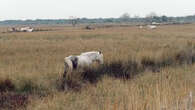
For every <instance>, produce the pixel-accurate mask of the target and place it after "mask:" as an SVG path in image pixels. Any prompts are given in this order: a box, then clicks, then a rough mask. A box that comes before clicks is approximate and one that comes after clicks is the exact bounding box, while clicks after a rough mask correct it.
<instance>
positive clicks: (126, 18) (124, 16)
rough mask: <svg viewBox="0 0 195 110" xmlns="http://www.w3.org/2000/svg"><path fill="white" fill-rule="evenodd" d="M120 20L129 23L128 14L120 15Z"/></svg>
mask: <svg viewBox="0 0 195 110" xmlns="http://www.w3.org/2000/svg"><path fill="white" fill-rule="evenodd" d="M120 19H121V20H122V21H125V22H126V21H129V19H130V15H129V13H124V14H122V15H121V16H120Z"/></svg>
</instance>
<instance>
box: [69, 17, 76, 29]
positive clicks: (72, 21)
mask: <svg viewBox="0 0 195 110" xmlns="http://www.w3.org/2000/svg"><path fill="white" fill-rule="evenodd" d="M69 19H70V21H71V24H72V26H74V27H75V26H76V24H77V23H78V19H77V18H76V17H74V16H70V17H69Z"/></svg>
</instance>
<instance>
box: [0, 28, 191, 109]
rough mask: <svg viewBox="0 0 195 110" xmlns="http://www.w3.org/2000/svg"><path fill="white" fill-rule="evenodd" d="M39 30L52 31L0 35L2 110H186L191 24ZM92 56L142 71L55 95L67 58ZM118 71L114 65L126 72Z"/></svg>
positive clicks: (188, 90) (108, 76)
mask: <svg viewBox="0 0 195 110" xmlns="http://www.w3.org/2000/svg"><path fill="white" fill-rule="evenodd" d="M40 28H43V29H50V30H52V31H41V32H32V33H23V32H19V33H0V110H1V109H2V110H6V109H7V110H9V109H14V110H15V109H19V110H20V109H21V110H22V109H25V110H26V109H27V110H78V109H79V110H180V109H182V110H183V109H189V110H190V104H189V94H190V92H192V94H195V87H194V84H195V65H194V64H193V63H194V62H195V54H194V53H195V51H194V50H195V48H194V44H195V25H194V24H189V25H167V26H160V27H158V28H157V29H154V30H150V29H139V28H138V27H133V26H132V27H111V28H98V29H95V30H85V29H82V28H81V27H75V28H73V27H62V26H50V27H40ZM5 30H6V28H5V27H1V28H0V32H2V31H5ZM92 50H101V51H102V52H103V54H104V61H105V63H106V64H108V65H112V64H115V62H120V63H121V62H122V64H121V65H122V66H123V67H124V68H125V69H127V70H128V69H129V68H132V67H131V66H133V64H129V65H128V66H127V64H126V63H123V62H127V61H133V62H135V63H136V65H137V66H136V67H137V70H140V71H139V72H137V71H131V72H130V73H126V74H133V77H131V78H128V79H126V78H122V77H112V76H111V75H109V74H108V73H99V74H103V75H102V76H101V78H99V79H98V81H97V82H95V83H90V82H87V81H86V82H85V83H83V82H82V83H83V84H82V87H81V88H80V89H79V90H76V91H75V90H69V91H63V90H60V89H59V85H60V84H59V83H60V81H59V80H60V79H61V77H62V75H63V69H64V68H63V67H64V65H63V64H64V62H63V59H64V57H66V56H69V55H72V54H80V53H81V52H85V51H92ZM189 58H190V59H189ZM191 60H192V61H191ZM120 63H119V65H120ZM108 67H110V66H108ZM117 68H118V66H112V67H111V69H114V70H123V68H122V69H117ZM151 68H152V69H151ZM153 68H154V69H153ZM104 69H105V68H104ZM141 69H143V70H141ZM100 72H102V71H100ZM127 72H128V71H127ZM134 72H136V75H135V73H134ZM92 74H97V71H96V72H94V73H93V72H92ZM114 74H121V72H120V71H116V72H115V73H114ZM194 104H195V103H194V102H193V105H192V106H193V107H195V106H194Z"/></svg>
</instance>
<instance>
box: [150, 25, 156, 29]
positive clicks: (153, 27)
mask: <svg viewBox="0 0 195 110" xmlns="http://www.w3.org/2000/svg"><path fill="white" fill-rule="evenodd" d="M148 28H149V29H156V28H157V26H155V25H148Z"/></svg>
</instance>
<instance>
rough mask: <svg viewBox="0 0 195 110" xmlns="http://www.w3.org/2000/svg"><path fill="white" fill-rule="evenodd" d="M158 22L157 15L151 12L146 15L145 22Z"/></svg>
mask: <svg viewBox="0 0 195 110" xmlns="http://www.w3.org/2000/svg"><path fill="white" fill-rule="evenodd" d="M158 20H159V17H158V16H157V14H156V13H155V12H151V13H149V14H147V15H146V21H147V22H150V23H152V22H157V21H158Z"/></svg>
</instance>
